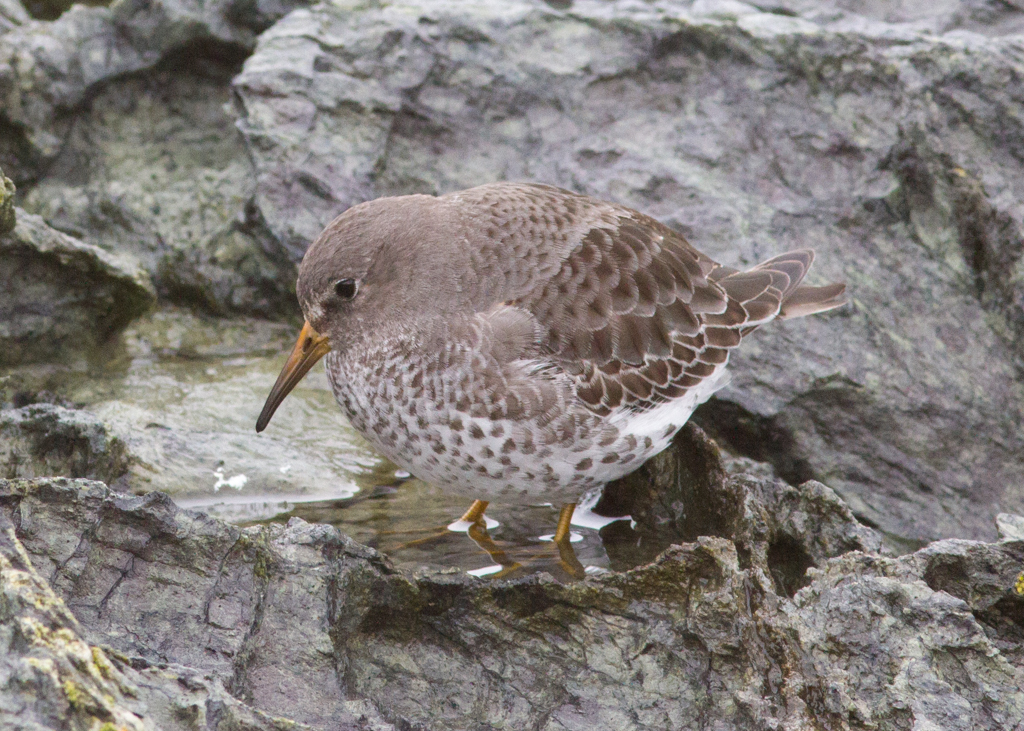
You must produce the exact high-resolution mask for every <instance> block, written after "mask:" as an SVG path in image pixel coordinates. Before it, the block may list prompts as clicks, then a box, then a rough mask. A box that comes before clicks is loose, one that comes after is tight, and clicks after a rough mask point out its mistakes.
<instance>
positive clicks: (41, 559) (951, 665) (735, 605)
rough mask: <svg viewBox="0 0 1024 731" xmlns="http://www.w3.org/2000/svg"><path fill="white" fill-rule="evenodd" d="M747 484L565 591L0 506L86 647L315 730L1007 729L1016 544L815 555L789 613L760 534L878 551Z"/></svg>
mask: <svg viewBox="0 0 1024 731" xmlns="http://www.w3.org/2000/svg"><path fill="white" fill-rule="evenodd" d="M743 479H744V480H746V484H745V487H744V489H745V490H746V498H745V499H744V503H743V509H742V510H740V511H738V512H734V516H735V523H734V526H735V529H734V530H733V531H728V530H726V531H725V532H726V533H730V532H731V533H733V535H730V536H729V537H702V538H699V539H698V540H696V541H694V542H690V543H685V544H682V545H679V546H673V547H671V548H670V549H669V550H667V551H666V552H665V553H664V554H662V555H661V556H660V557H659V558H658V559H657V560H656V561H655V562H654V563H652V564H650V565H648V566H644V567H641V568H638V569H635V570H633V571H629V572H626V573H622V574H614V573H612V574H605V575H602V576H596V577H590V578H588V579H586V580H585V581H582V582H579V583H576V584H570V585H562V584H558V583H555V582H553V581H552V580H551V579H550V578H549V577H546V576H544V575H534V576H532V577H529V578H526V579H520V580H516V581H497V582H489V581H481V580H478V579H474V578H472V577H468V576H465V575H459V574H453V573H436V572H422V573H419V574H416V575H414V576H405V575H403V574H401V573H399V572H397V571H395V570H394V569H393V568H392V567H391V566H390V565H389V563H388V561H387V560H386V559H385V558H383V557H382V556H381V555H380V554H378V553H376V552H375V551H373V550H372V549H368V548H365V547H362V546H359V545H358V544H355V543H353V542H352V541H350V540H349V539H347V538H345V537H344V536H342V535H340V534H339V533H338V532H337V531H336V530H335V529H333V528H330V527H327V526H317V525H310V524H307V523H304V522H302V521H301V520H297V519H293V520H292V521H291V522H290V523H289V524H288V525H287V526H281V525H271V526H266V527H254V528H247V529H244V530H243V529H239V528H236V527H232V526H228V525H225V524H223V523H221V522H219V521H217V520H214V519H211V518H208V517H206V516H203V515H201V514H199V513H193V512H189V511H182V510H178V509H176V508H175V507H174V506H173V505H172V504H171V503H170V501H169V500H167V499H166V498H165V497H163V496H161V495H159V494H152V495H149V496H145V497H139V498H128V497H124V496H119V495H117V494H115V493H111V492H110V491H108V490H107V489H106V488H104V487H103V486H102V485H101V484H100V483H95V482H87V481H81V480H79V481H69V480H35V481H7V482H0V512H2V513H3V514H4V515H6V516H8V517H9V518H10V520H11V521H12V522H13V523H14V525H15V526H16V528H17V530H16V532H17V537H18V539H19V540H20V541H21V542H22V544H23V545H24V547H25V550H26V551H27V553H28V554H29V555H30V556H31V560H32V561H33V563H35V564H36V566H37V567H39V571H40V573H41V574H43V575H44V576H47V577H49V580H50V581H51V583H52V584H53V586H54V589H55V591H56V593H57V594H58V595H59V596H61V597H62V598H63V599H64V601H66V602H67V603H68V606H69V608H70V609H71V610H72V611H73V612H74V613H75V614H76V615H77V616H78V618H79V621H80V622H81V624H82V627H83V629H82V636H83V638H84V639H86V641H88V642H92V643H98V644H103V645H107V646H109V647H110V648H112V649H111V651H110V653H112V654H114V655H115V656H120V655H124V656H125V657H127V658H131V660H130V664H131V666H132V667H141V668H146V669H147V672H149V671H150V670H149V669H153V668H157V667H160V668H164V670H163V671H162V672H165V673H171V674H172V675H176V677H179V678H182V680H181V681H180V683H182V684H184V685H185V686H186V688H188V689H189V693H196V692H198V693H200V695H201V694H202V693H205V692H207V691H205V690H202V688H208V687H217V684H218V683H221V684H223V687H224V688H226V689H227V690H229V691H230V692H231V694H232V695H233V696H234V697H235V698H239V699H243V700H244V703H245V704H246V706H247V707H251V708H256V709H259V710H261V711H264V712H268V713H271V714H279V715H284V716H287V717H289V718H292V719H294V720H297V721H300V722H302V723H306V724H309V725H311V726H313V727H316V728H338V727H341V728H349V727H356V724H358V723H359V720H358V716H359V714H360V713H362V714H363V715H365V716H366V720H365V721H363V723H364V724H365V726H366V727H371V728H373V727H374V726H370V723H371V722H372V723H377V724H383V723H384V721H381V720H380V719H379V718H378V719H377V720H373V719H374V718H375V714H374V712H373V708H377V709H379V710H380V712H381V714H383V716H384V717H385V718H386V719H387V722H390V723H392V724H394V725H395V726H396V727H399V728H409V727H413V728H417V727H418V728H430V729H438V730H443V729H463V728H467V727H473V728H512V727H514V728H533V727H551V728H560V727H561V728H622V729H647V728H690V727H711V726H713V727H716V728H723V729H759V728H766V727H769V728H774V727H785V728H818V727H849V728H880V727H894V728H900V727H907V728H909V727H912V726H916V727H934V728H943V729H964V730H965V731H966V730H967V729H1005V730H1009V729H1015V728H1017V726H1016V724H1018V723H1019V720H1020V718H1021V717H1022V714H1024V691H1022V690H1021V687H1022V683H1024V667H1022V662H1024V657H1021V655H1020V650H1019V648H1020V646H1021V638H1020V625H1019V616H1020V611H1021V608H1022V607H1024V579H1022V578H1021V577H1020V570H1021V569H1020V567H1021V566H1022V565H1024V543H1021V542H1019V541H1018V542H1003V543H999V544H984V543H978V542H973V541H944V542H939V543H936V544H933V545H931V546H929V547H928V548H926V549H924V550H922V551H919V552H918V553H915V554H910V555H908V556H904V557H901V558H898V559H895V558H887V557H883V556H879V555H878V554H877V553H873V552H870V551H868V552H865V551H861V550H853V551H849V552H845V553H843V552H844V551H847V550H848V549H849V548H850V547H852V544H851V542H850V541H847V543H846V544H845V545H838V544H829V541H828V540H825V541H822V542H821V543H819V544H817V546H816V547H815V548H812V549H810V550H809V551H808V553H810V552H812V551H817V552H818V553H817V554H816V555H815V557H814V561H813V563H814V564H816V565H817V568H815V567H813V566H812V567H811V568H809V570H808V571H807V572H806V576H805V577H804V581H803V584H804V585H803V586H802V588H799V590H798V591H796V593H795V595H794V596H793V598H792V599H790V598H789V597H788V596H787V594H788V593H790V590H791V588H786V587H784V586H783V587H781V588H783V589H785V590H784V591H780V590H779V589H780V586H779V581H778V578H777V577H774V578H773V576H772V575H770V571H766V570H764V569H763V568H762V562H761V560H760V559H758V558H756V557H757V556H767V557H768V559H767V560H768V562H769V568H770V563H771V560H772V559H771V547H770V546H771V536H772V535H776V536H777V535H783V534H785V532H786V531H791V530H793V528H794V526H798V525H800V524H801V523H804V524H806V522H817V523H821V524H822V525H823V526H825V527H824V530H823V533H824V534H826V535H829V534H830V535H840V534H841V533H842V531H843V530H844V529H843V527H842V525H843V524H844V523H845V524H846V526H847V527H846V529H845V530H847V531H849V533H848V535H850V536H859V538H857V539H856V540H859V541H861V542H862V543H863V542H871V541H872V540H874V541H875V542H877V540H878V539H877V536H876V537H875V538H874V539H871V538H870V537H869V536H865V535H863V534H862V532H863V531H864V529H863V528H861V527H857V526H856V525H855V524H854V522H853V520H852V518H851V516H850V514H849V513H848V512H846V511H845V509H844V508H842V506H841V504H840V503H838V502H837V501H836V499H835V497H834V496H833V495H831V494H830V493H829V492H828V491H826V490H825V488H822V487H821V486H818V485H813V484H812V485H808V486H804V487H802V488H791V487H788V486H785V485H783V484H781V483H779V482H778V481H774V480H760V479H758V478H754V477H746V478H743ZM781 505H789V506H790V507H789V509H788V510H786V509H783V510H780V509H779V506H781ZM800 516H802V517H800ZM820 516H831V517H825V518H821V517H820ZM827 524H830V527H828V525H827ZM805 532H806V533H810V532H811V531H805ZM836 554H841V555H836ZM185 668H190V670H185ZM189 677H201V678H203V679H204V681H203V682H204V685H202V687H201V688H199V689H198V690H197V689H195V688H194V686H190V685H189V681H187V680H185V679H184V678H189ZM161 692H166V693H169V692H170V691H169V690H168V689H167V687H166V686H165V687H164V688H163V690H161ZM179 692H180V691H179ZM354 699H361V701H360V700H354ZM360 702H361V703H362V704H363V705H358V703H360ZM177 707H179V708H180V707H182V706H181V705H179V706H177ZM204 708H205V710H206V713H210V706H209V705H206V706H204ZM346 724H351V725H350V726H346ZM377 727H378V728H379V727H381V726H380V725H378V726H377Z"/></svg>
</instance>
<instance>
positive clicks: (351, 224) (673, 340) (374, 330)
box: [256, 182, 846, 546]
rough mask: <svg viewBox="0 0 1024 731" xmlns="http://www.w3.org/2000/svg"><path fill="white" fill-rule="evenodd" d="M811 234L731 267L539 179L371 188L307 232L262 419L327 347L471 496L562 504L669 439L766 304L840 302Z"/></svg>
mask: <svg viewBox="0 0 1024 731" xmlns="http://www.w3.org/2000/svg"><path fill="white" fill-rule="evenodd" d="M813 260H814V251H813V250H812V249H807V248H804V249H798V250H794V251H789V252H787V253H783V254H781V255H778V256H775V257H774V258H771V259H769V260H767V261H765V262H763V263H761V264H758V265H756V266H754V267H752V268H750V269H747V270H745V271H741V270H738V269H734V268H731V267H727V266H722V265H721V264H719V263H717V262H716V261H714V260H713V259H712V258H710V257H709V256H707V255H706V254H703V253H701V252H700V251H698V250H697V249H696V248H694V247H693V246H692V245H691V244H690V243H689V242H688V241H687V240H686V238H685V237H684V236H683V235H682V234H680V233H679V232H678V231H675V230H674V229H672V228H670V227H668V226H667V225H665V224H663V223H661V222H659V221H657V220H656V219H654V218H652V217H650V216H647V215H645V214H643V213H641V212H639V211H636V210H633V209H631V208H628V207H625V206H623V205H619V204H616V203H612V202H608V201H603V200H598V199H596V198H593V197H590V196H587V195H584V194H581V193H576V192H572V191H569V190H563V189H560V188H557V187H552V186H549V185H543V184H539V183H510V182H500V183H492V184H487V185H481V186H478V187H475V188H470V189H467V190H462V191H458V192H453V193H448V194H446V195H441V196H431V195H406V196H397V197H385V198H378V199H376V200H370V201H367V202H363V203H359V204H357V205H354V206H352V207H351V208H349V209H348V210H346V211H345V212H343V213H342V214H341V215H339V216H338V217H337V218H335V219H334V220H333V221H332V222H331V223H330V224H329V225H328V226H327V227H326V228H325V229H324V230H323V232H322V233H321V234H320V235H319V236H318V237H317V238H316V239H315V240H314V241H313V243H312V244H311V245H310V246H309V248H308V249H307V251H306V253H305V255H304V257H303V259H302V262H301V264H300V266H299V271H298V280H297V283H296V293H297V296H298V300H299V305H300V307H301V309H302V312H303V315H304V317H305V323H304V324H303V326H302V329H301V332H300V334H299V337H298V340H297V341H296V343H295V346H294V348H293V350H292V352H291V354H290V355H289V356H288V358H287V361H286V362H285V365H284V367H283V368H282V370H281V373H280V376H279V377H278V379H277V382H276V383H275V384H274V386H273V388H272V389H271V391H270V394H269V396H268V397H267V400H266V403H265V405H264V407H263V410H262V412H261V414H260V416H259V419H258V421H257V424H256V431H257V432H261V431H263V430H264V429H265V428H266V426H267V424H268V423H269V421H270V419H271V417H272V416H273V414H274V412H275V410H276V409H277V407H278V406H279V405H280V404H281V402H282V401H283V400H284V398H285V396H287V394H288V393H289V392H290V391H291V390H292V389H293V388H294V387H295V385H296V384H297V383H298V382H299V381H300V380H301V379H302V378H303V376H304V375H305V374H306V373H307V372H308V371H309V370H310V368H312V366H313V365H314V364H315V363H316V362H318V361H319V360H320V359H321V358H324V357H326V358H325V360H326V370H327V375H328V379H329V381H330V384H331V387H332V390H333V392H334V396H335V398H336V400H337V402H338V404H339V405H340V406H341V408H342V410H343V411H344V412H345V415H346V416H347V418H348V420H349V422H350V423H351V425H352V426H353V427H354V428H355V429H356V430H357V431H358V432H360V433H361V434H362V435H363V436H364V437H365V438H366V440H367V441H368V442H369V443H370V444H371V445H372V446H373V447H374V448H375V449H376V450H377V451H379V452H380V453H381V454H382V455H384V456H385V457H387V458H388V459H389V460H391V461H392V462H394V463H395V464H396V465H398V466H399V467H401V468H402V469H404V470H406V471H408V472H409V473H410V474H412V475H414V476H416V477H418V478H420V479H422V480H424V481H426V482H428V483H431V484H434V485H435V486H437V487H439V488H441V489H443V490H446V491H449V492H452V493H454V494H457V495H460V496H463V497H465V498H466V499H467V500H469V499H472V500H473V503H472V505H471V507H470V508H469V510H467V511H466V513H465V514H464V515H463V516H462V520H463V521H466V522H467V523H469V524H474V525H480V524H481V521H482V520H483V516H484V511H485V510H486V509H487V506H488V505H489V503H490V502H492V501H495V500H501V501H505V502H508V501H524V502H525V501H528V502H530V503H537V502H545V503H552V504H559V505H561V506H562V507H561V510H560V513H559V519H558V525H557V529H556V531H555V534H554V540H555V542H556V544H558V545H559V546H566V545H567V541H568V536H569V525H570V521H571V519H572V515H573V511H574V510H575V507H576V504H577V502H578V500H579V498H580V496H581V495H582V494H583V493H585V492H587V491H589V490H592V489H594V488H597V487H600V486H602V485H603V484H605V483H607V482H610V481H612V480H615V479H617V478H620V477H623V476H624V475H626V474H628V473H629V472H632V471H633V470H635V469H637V468H638V467H639V466H640V465H642V464H643V463H644V462H645V461H646V460H647V459H649V458H650V457H652V456H654V455H655V454H657V453H658V452H660V451H662V450H664V449H665V448H666V447H667V446H668V445H669V444H670V442H671V441H672V438H673V436H674V435H675V433H676V432H677V431H678V430H679V429H680V428H681V427H682V426H683V425H684V424H685V423H686V421H687V420H688V419H689V417H690V415H691V414H692V413H693V411H694V409H695V408H696V407H697V406H698V405H699V404H701V403H702V402H704V401H706V400H707V399H708V398H709V397H710V396H711V395H712V394H713V393H714V392H715V391H717V390H718V389H720V388H721V387H723V386H724V385H725V384H726V382H727V381H728V375H727V374H728V371H727V365H728V361H729V356H730V353H731V352H732V350H733V349H735V348H736V347H738V346H739V345H740V343H741V342H742V341H743V339H744V338H745V337H746V336H747V335H749V334H750V333H751V332H752V331H754V330H756V329H757V328H759V327H760V326H762V325H765V324H767V323H769V322H771V321H772V320H775V319H786V318H794V317H802V316H805V315H810V314H814V313H819V312H825V311H827V310H831V309H833V308H836V307H839V306H841V305H843V304H844V303H845V302H846V299H845V285H843V284H838V283H831V284H825V285H822V286H811V285H808V284H803V279H804V276H805V275H806V274H807V271H808V269H809V268H810V266H811V263H812V261H813Z"/></svg>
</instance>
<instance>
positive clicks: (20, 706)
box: [0, 518, 391, 731]
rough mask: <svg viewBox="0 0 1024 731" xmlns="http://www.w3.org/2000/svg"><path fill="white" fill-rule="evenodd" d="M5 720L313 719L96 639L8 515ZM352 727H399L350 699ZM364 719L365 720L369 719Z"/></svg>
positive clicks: (0, 690) (185, 722) (2, 557)
mask: <svg viewBox="0 0 1024 731" xmlns="http://www.w3.org/2000/svg"><path fill="white" fill-rule="evenodd" d="M0 523H2V526H0V596H2V597H3V600H4V601H3V605H2V610H0V637H2V638H3V640H2V641H3V643H4V648H3V649H4V652H3V653H2V654H0V677H3V678H4V682H3V684H2V685H0V722H2V723H3V727H4V728H5V729H11V730H12V731H16V730H20V729H26V730H28V729H31V730H32V731H37V730H38V729H44V728H51V729H62V730H63V729H95V728H99V729H101V731H105V730H106V729H115V728H116V729H121V730H124V729H132V731H136V730H142V729H147V730H148V729H167V730H168V731H177V730H180V731H186V730H190V731H191V730H195V731H199V729H203V730H204V731H210V730H217V729H219V730H221V731H229V730H230V729H237V728H246V729H252V731H264V730H265V731H278V730H280V731H283V730H284V729H305V728H309V727H308V726H304V725H302V724H296V723H294V722H292V721H288V720H286V719H281V718H274V717H273V716H269V715H267V714H265V713H262V712H260V711H258V710H255V709H253V708H251V707H249V706H247V705H245V704H244V703H241V702H239V701H238V700H237V699H235V698H233V697H232V696H231V695H230V694H229V693H227V692H226V691H225V690H224V688H223V686H222V685H221V683H220V682H219V681H218V680H217V679H216V678H212V677H209V676H205V675H203V674H202V673H198V672H196V671H195V670H192V669H191V668H185V667H181V666H175V665H167V664H164V665H161V666H148V665H146V664H145V663H140V662H138V661H135V662H131V661H129V660H128V659H127V658H125V657H124V656H123V655H120V654H119V653H117V652H115V651H112V650H109V649H107V650H104V649H103V648H101V647H97V646H95V645H92V646H90V645H88V644H86V642H84V641H83V640H82V639H81V636H82V628H81V626H80V625H79V624H78V622H77V621H76V620H75V618H74V616H73V615H72V614H71V612H70V611H68V609H67V606H66V605H65V603H64V602H63V601H62V600H61V599H60V598H59V597H57V596H56V595H55V594H54V593H53V590H52V589H51V588H50V586H49V585H48V584H47V583H46V580H45V579H43V578H42V577H41V576H40V575H39V574H38V573H37V572H36V571H35V569H34V568H33V566H32V562H31V561H30V559H29V557H28V555H27V554H26V553H25V549H24V547H23V546H22V545H21V543H20V541H18V539H17V538H16V537H15V531H14V528H13V526H11V525H10V523H9V521H7V520H6V518H4V519H0ZM350 705H351V707H352V709H353V711H354V716H353V718H354V723H353V724H352V725H346V726H341V727H339V728H341V729H342V731H347V730H348V729H356V728H358V729H374V730H376V731H386V729H388V728H391V727H389V726H386V725H385V724H383V723H380V722H379V721H377V719H376V714H375V713H374V712H373V711H372V710H370V709H367V708H363V707H362V706H361V705H360V704H357V703H353V704H350ZM363 721H365V723H363Z"/></svg>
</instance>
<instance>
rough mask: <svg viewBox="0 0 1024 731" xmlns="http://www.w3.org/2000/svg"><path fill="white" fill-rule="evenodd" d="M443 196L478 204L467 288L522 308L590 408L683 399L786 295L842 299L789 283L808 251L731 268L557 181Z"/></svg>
mask: <svg viewBox="0 0 1024 731" xmlns="http://www.w3.org/2000/svg"><path fill="white" fill-rule="evenodd" d="M454 196H455V197H457V198H458V200H460V201H463V202H465V203H470V204H471V205H472V206H473V208H474V210H475V211H477V212H478V213H477V215H478V219H477V225H478V227H480V228H482V230H483V231H482V232H483V234H484V235H483V236H482V237H481V238H482V240H481V241H480V242H479V245H478V246H477V247H475V248H474V249H473V256H474V267H473V270H474V271H475V272H476V273H478V275H479V277H480V279H479V281H478V282H476V283H474V285H475V287H476V288H477V290H478V297H479V298H480V299H481V300H482V301H485V302H486V301H493V299H494V298H497V299H499V300H502V301H505V302H507V303H508V304H509V305H513V306H515V307H517V308H520V309H522V310H525V311H527V312H529V313H531V314H532V315H533V317H534V318H536V320H537V321H538V323H539V325H540V331H541V333H542V336H543V343H542V345H543V348H544V351H545V352H546V353H548V354H549V355H548V357H549V358H551V359H552V360H553V361H554V362H555V363H557V364H558V365H559V366H560V367H561V368H562V369H563V370H565V371H566V372H567V373H569V374H570V375H571V376H573V377H574V378H575V379H576V382H577V394H578V396H579V397H580V398H581V399H582V400H583V401H584V403H586V404H587V405H588V406H589V407H590V408H591V409H593V410H594V411H596V412H598V413H607V412H609V411H611V410H612V409H615V408H618V407H621V406H623V405H629V406H632V407H634V408H637V409H644V408H649V407H650V406H653V405H654V404H656V403H660V402H662V401H665V400H667V399H672V398H678V397H680V396H682V395H683V394H684V393H686V391H687V390H688V389H690V388H693V387H694V386H695V385H697V384H699V383H700V382H701V381H702V380H703V379H705V378H707V377H708V376H709V375H711V374H712V373H714V372H715V370H716V367H717V366H719V365H721V364H722V363H724V362H725V361H726V359H727V358H728V351H729V350H730V349H731V348H734V347H736V346H737V345H738V344H739V342H740V339H741V338H742V337H743V335H745V334H746V333H747V332H750V331H751V330H752V329H754V328H756V327H757V326H758V325H760V324H763V323H764V322H767V321H769V320H771V319H772V318H774V317H776V316H777V315H778V314H779V312H780V308H781V307H782V304H783V302H784V301H786V299H787V298H788V297H796V298H797V299H799V300H800V302H799V304H798V305H797V306H795V307H794V311H797V310H799V313H798V314H805V311H806V312H809V311H814V310H813V308H814V307H815V306H818V308H819V311H820V309H827V308H828V306H837V305H838V304H841V302H840V301H839V297H840V296H841V293H842V286H841V285H832V288H831V289H829V288H808V287H799V286H798V285H799V282H800V280H801V279H802V278H803V276H804V274H806V272H807V269H808V268H809V267H810V264H811V261H812V260H813V252H811V251H809V250H803V251H795V252H790V253H788V254H783V255H782V256H779V257H776V258H775V259H772V260H771V261H769V262H765V263H764V264H762V265H759V266H758V267H755V268H754V269H751V270H750V271H747V272H738V271H735V270H731V269H727V268H724V267H721V266H719V265H718V264H717V263H715V262H714V261H713V260H711V259H710V258H709V257H707V256H706V255H704V254H702V253H700V252H699V251H697V250H696V249H694V248H693V247H692V246H691V245H690V244H689V243H688V242H687V241H686V240H685V239H684V238H683V237H682V236H681V235H680V234H678V233H676V232H675V231H673V230H672V229H670V228H668V227H667V226H665V225H664V224H662V223H660V222H658V221H656V220H654V219H652V218H650V217H648V216H645V215H643V214H641V213H639V212H637V211H633V210H631V209H628V208H624V207H622V206H616V205H614V204H611V203H605V202H602V201H597V200H595V199H593V198H588V197H586V196H580V195H577V194H574V193H571V192H568V191H563V190H559V189H557V188H551V187H548V186H540V185H522V184H498V185H492V186H483V187H481V188H477V189H472V190H470V191H463V192H461V193H458V194H454ZM835 287H839V290H838V291H836V290H835ZM811 290H815V291H811ZM817 290H828V291H821V292H819V291H817ZM798 295H799V296H798ZM804 300H807V301H806V302H805V301H804ZM825 300H828V302H830V303H831V304H828V303H826V305H822V303H823V302H825Z"/></svg>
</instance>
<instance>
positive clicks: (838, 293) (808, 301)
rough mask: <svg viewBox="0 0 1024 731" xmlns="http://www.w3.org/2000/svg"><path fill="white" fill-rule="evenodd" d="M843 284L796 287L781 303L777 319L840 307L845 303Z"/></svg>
mask: <svg viewBox="0 0 1024 731" xmlns="http://www.w3.org/2000/svg"><path fill="white" fill-rule="evenodd" d="M847 301H848V300H847V299H846V285H845V284H826V285H824V286H821V287H812V286H810V285H808V284H805V285H804V286H802V287H797V288H796V289H795V290H794V291H793V293H792V294H790V295H789V296H788V297H786V299H784V300H783V302H782V309H780V310H779V314H778V317H779V319H783V320H784V319H787V318H793V317H803V316H804V315H813V314H815V313H817V312H825V311H827V310H832V309H835V308H836V307H841V306H842V305H845V304H846V303H847Z"/></svg>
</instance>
